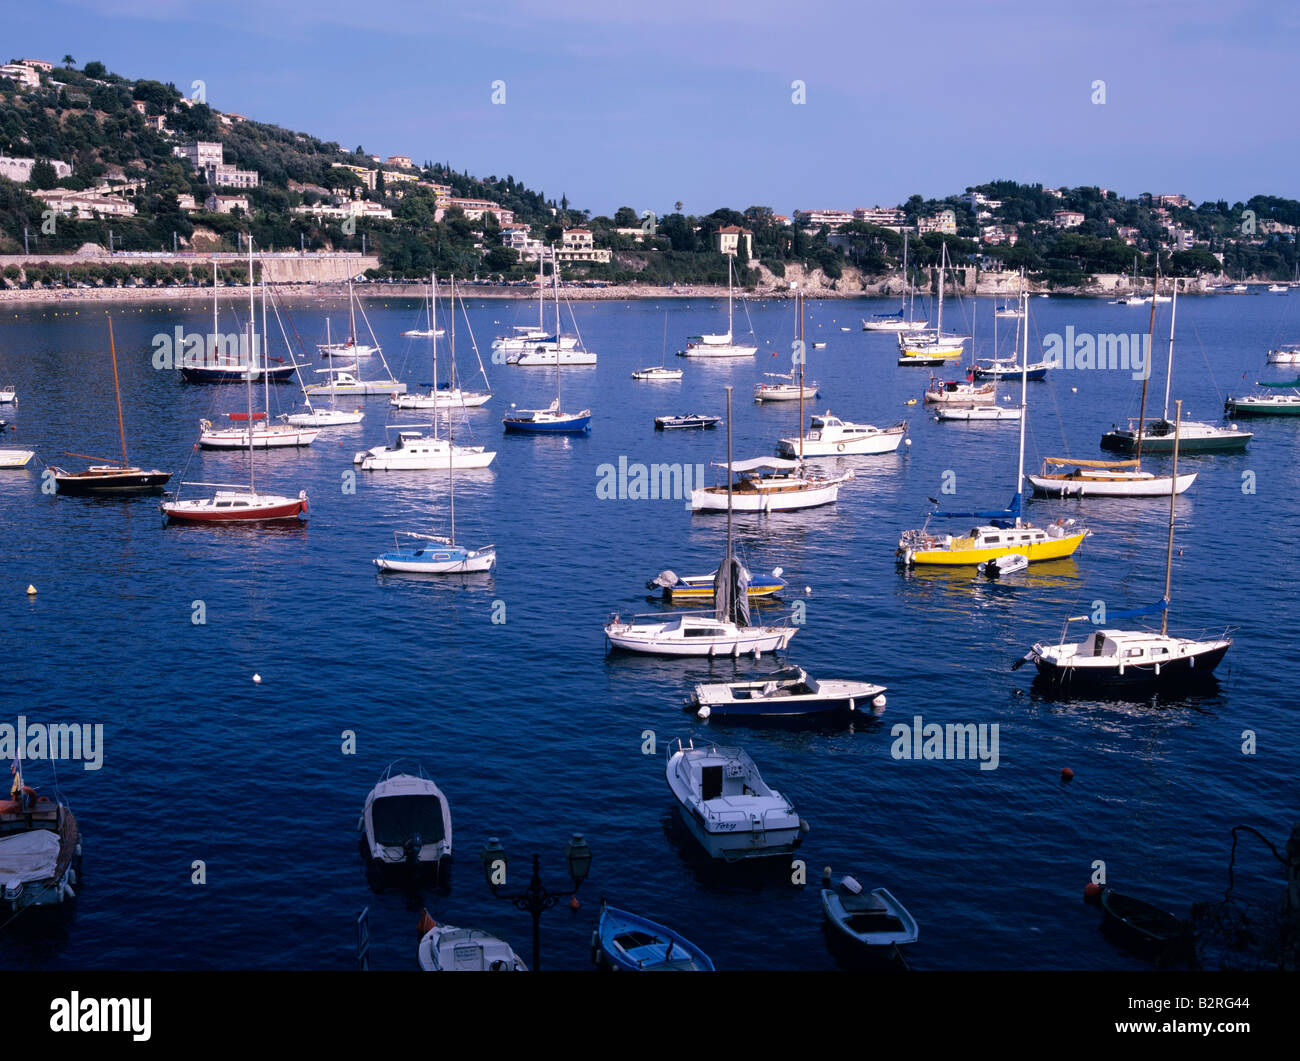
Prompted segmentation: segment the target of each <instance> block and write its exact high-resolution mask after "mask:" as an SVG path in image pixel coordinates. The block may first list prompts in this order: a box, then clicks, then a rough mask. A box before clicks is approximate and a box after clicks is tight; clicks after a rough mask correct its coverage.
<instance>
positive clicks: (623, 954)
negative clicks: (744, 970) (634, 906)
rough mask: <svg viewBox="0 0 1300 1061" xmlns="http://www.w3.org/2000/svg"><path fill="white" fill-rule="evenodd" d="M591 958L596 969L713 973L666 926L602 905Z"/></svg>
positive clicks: (695, 949)
mask: <svg viewBox="0 0 1300 1061" xmlns="http://www.w3.org/2000/svg"><path fill="white" fill-rule="evenodd" d="M591 958H592V961H593V962H594V963H595V964H596V965H597V966H598V967H600V968H604V969H611V970H615V971H620V970H621V971H626V972H635V973H649V972H673V973H695V972H707V973H711V972H713V971H714V970H713V961H712V960H711V959H710V958H709V956H708V955H707V954H705V953H704V951H702V950H701V949H700V948H699V947H697V946H696V945H695V944H694V943H692V942H691V941H690V940H688V939H687V938H686V937H685V936H683V935H681V934H680V933H678V932H674V931H673V930H672V929H671V928H669V927H668V926H667V925H661V924H659V922H657V921H651V920H650V919H649V918H648V917H642V916H641V915H640V914H633V913H629V912H628V911H627V910H619V909H617V908H616V907H613V906H609V905H607V904H605V903H603V902H602V904H601V908H600V921H599V922H598V923H597V925H596V931H595V932H594V933H593V934H592V937H591Z"/></svg>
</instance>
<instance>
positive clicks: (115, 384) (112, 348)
mask: <svg viewBox="0 0 1300 1061" xmlns="http://www.w3.org/2000/svg"><path fill="white" fill-rule="evenodd" d="M104 316H106V317H108V350H109V354H110V355H111V356H112V358H113V394H114V395H116V397H117V433H118V434H119V435H121V436H122V467H124V468H125V467H126V466H127V460H126V428H125V427H124V426H123V424H122V388H121V387H120V386H118V382H117V347H116V346H115V345H114V343H113V317H112V315H111V314H108V313H106V314H104Z"/></svg>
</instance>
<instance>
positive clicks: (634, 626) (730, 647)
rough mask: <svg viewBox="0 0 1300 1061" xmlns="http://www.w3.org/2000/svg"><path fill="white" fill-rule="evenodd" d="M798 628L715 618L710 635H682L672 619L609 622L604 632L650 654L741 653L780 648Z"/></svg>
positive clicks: (615, 643)
mask: <svg viewBox="0 0 1300 1061" xmlns="http://www.w3.org/2000/svg"><path fill="white" fill-rule="evenodd" d="M797 632H798V629H797V628H796V627H793V626H736V625H735V624H734V623H728V622H718V623H716V631H715V632H714V633H713V634H712V635H711V636H710V635H707V634H706V635H696V636H684V635H683V634H682V632H681V630H680V628H677V627H675V624H674V623H672V622H665V623H620V622H618V621H615V622H612V623H610V624H609V625H608V626H606V627H605V636H606V637H607V638H608V639H609V643H610V644H611V645H613V646H614V647H615V648H620V649H622V650H623V651H625V652H639V653H642V654H643V655H652V656H710V657H712V656H743V655H749V654H753V655H761V654H762V653H764V652H779V651H781V650H782V649H784V648H785V647H786V645H788V644H789V643H790V639H791V638H793V637H794V635H795V634H796V633H797Z"/></svg>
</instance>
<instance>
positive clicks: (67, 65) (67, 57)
mask: <svg viewBox="0 0 1300 1061" xmlns="http://www.w3.org/2000/svg"><path fill="white" fill-rule="evenodd" d="M76 61H77V60H76V59H74V58H72V56H70V55H65V56H64V57H63V65H64V67H65V68H66V69H68V70H71V69H72V64H73V63H75V62H76Z"/></svg>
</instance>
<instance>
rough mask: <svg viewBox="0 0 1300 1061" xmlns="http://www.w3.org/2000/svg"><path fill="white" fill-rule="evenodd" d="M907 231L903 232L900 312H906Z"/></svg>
mask: <svg viewBox="0 0 1300 1061" xmlns="http://www.w3.org/2000/svg"><path fill="white" fill-rule="evenodd" d="M907 288H908V283H907V233H906V232H904V233H903V304H902V305H901V306H900V307H899V308H898V312H899V313H900V314H902V313H905V312H907Z"/></svg>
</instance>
